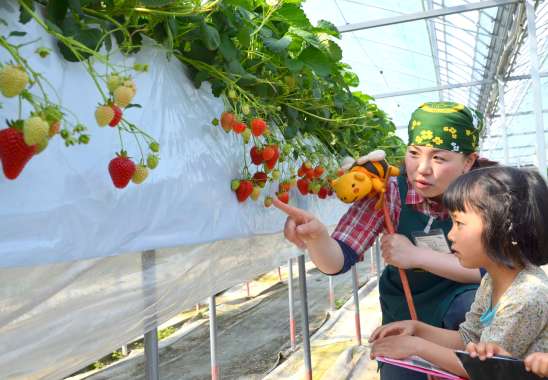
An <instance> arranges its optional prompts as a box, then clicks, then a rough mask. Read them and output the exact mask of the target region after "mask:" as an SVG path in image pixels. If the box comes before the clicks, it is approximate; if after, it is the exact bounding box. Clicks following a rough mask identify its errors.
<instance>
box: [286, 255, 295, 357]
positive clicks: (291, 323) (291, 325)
mask: <svg viewBox="0 0 548 380" xmlns="http://www.w3.org/2000/svg"><path fill="white" fill-rule="evenodd" d="M287 276H288V277H287V288H288V290H289V339H290V340H291V350H292V351H295V347H296V346H297V339H296V335H295V313H294V311H293V308H294V305H295V302H294V296H293V259H289V263H288V272H287Z"/></svg>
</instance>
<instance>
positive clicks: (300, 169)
mask: <svg viewBox="0 0 548 380" xmlns="http://www.w3.org/2000/svg"><path fill="white" fill-rule="evenodd" d="M305 174H306V170H305V168H304V166H303V165H301V167H300V168H299V170H297V175H298V176H299V177H302V176H304V175H305Z"/></svg>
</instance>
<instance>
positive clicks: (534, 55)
mask: <svg viewBox="0 0 548 380" xmlns="http://www.w3.org/2000/svg"><path fill="white" fill-rule="evenodd" d="M525 12H526V15H527V38H528V40H529V59H530V61H531V84H532V88H533V109H534V111H535V122H536V127H537V128H536V129H537V162H538V170H539V172H540V174H541V175H542V176H543V177H544V178H545V179H546V177H547V173H546V144H545V142H544V119H543V116H542V92H541V88H540V75H539V59H538V50H537V27H536V21H535V4H534V1H533V0H526V1H525Z"/></svg>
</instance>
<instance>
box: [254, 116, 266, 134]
mask: <svg viewBox="0 0 548 380" xmlns="http://www.w3.org/2000/svg"><path fill="white" fill-rule="evenodd" d="M265 131H266V123H265V121H264V120H263V119H253V120H251V133H253V136H256V137H259V136H261V135H262V134H263V133H264V132H265Z"/></svg>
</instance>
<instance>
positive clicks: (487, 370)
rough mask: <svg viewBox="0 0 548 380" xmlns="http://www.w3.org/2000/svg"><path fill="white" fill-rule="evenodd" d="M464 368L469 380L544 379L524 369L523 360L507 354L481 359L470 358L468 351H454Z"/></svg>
mask: <svg viewBox="0 0 548 380" xmlns="http://www.w3.org/2000/svg"><path fill="white" fill-rule="evenodd" d="M455 353H456V354H457V356H458V358H459V359H460V361H461V363H462V365H463V367H464V369H465V370H466V372H467V373H468V376H470V380H486V379H497V380H516V379H520V380H539V379H546V378H545V377H539V376H537V375H535V374H534V373H532V372H527V371H526V370H525V364H523V360H520V359H516V358H512V357H509V356H494V357H492V358H487V359H485V361H481V360H480V359H479V358H477V357H475V358H472V357H470V355H469V354H468V352H464V351H455Z"/></svg>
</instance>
